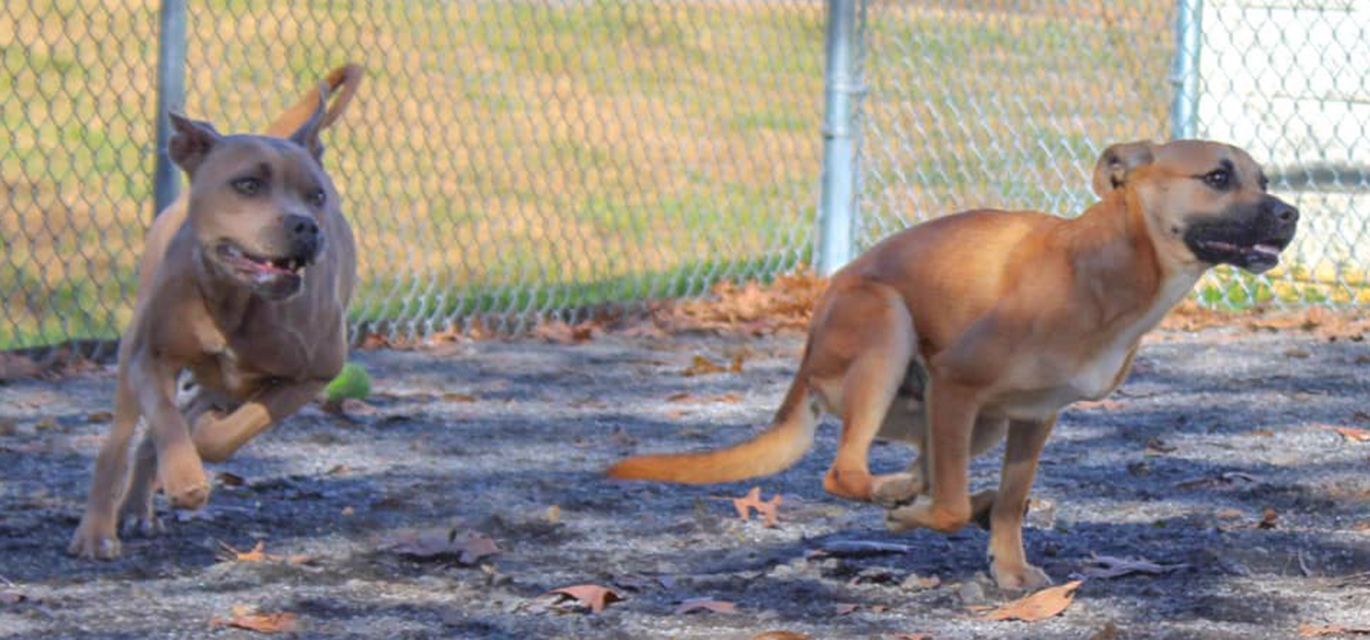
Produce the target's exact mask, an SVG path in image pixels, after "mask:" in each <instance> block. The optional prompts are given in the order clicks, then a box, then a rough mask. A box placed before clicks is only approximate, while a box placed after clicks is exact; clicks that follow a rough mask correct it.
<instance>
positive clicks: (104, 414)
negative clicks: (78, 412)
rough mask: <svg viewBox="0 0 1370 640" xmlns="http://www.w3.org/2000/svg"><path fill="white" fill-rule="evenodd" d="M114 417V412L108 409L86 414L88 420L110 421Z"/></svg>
mask: <svg viewBox="0 0 1370 640" xmlns="http://www.w3.org/2000/svg"><path fill="white" fill-rule="evenodd" d="M113 419H114V414H112V413H110V412H108V411H94V412H91V413H90V414H88V415H87V416H86V422H97V423H99V422H109V421H110V420H113Z"/></svg>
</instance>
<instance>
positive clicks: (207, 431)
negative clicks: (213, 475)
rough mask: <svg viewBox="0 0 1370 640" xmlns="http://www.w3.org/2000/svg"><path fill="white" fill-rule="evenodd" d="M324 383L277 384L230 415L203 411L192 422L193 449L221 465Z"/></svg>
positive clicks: (288, 413)
mask: <svg viewBox="0 0 1370 640" xmlns="http://www.w3.org/2000/svg"><path fill="white" fill-rule="evenodd" d="M327 384H328V382H327V381H317V380H310V381H307V382H289V383H281V384H277V385H274V386H271V387H268V388H267V389H265V390H264V391H262V392H260V393H258V394H257V396H256V397H254V398H252V399H251V400H248V401H247V402H244V403H243V404H242V406H240V407H238V408H237V409H236V410H235V411H233V413H230V414H228V415H224V414H222V413H220V412H218V411H212V410H211V411H206V412H205V413H204V414H202V415H201V416H200V418H199V419H198V420H197V421H196V422H195V436H194V438H195V448H196V450H198V451H199V452H200V455H202V456H204V459H205V460H208V461H210V462H222V461H224V460H227V459H228V457H229V456H231V455H233V452H234V451H237V450H238V449H239V448H241V447H242V446H243V445H244V444H247V441H248V440H251V439H252V438H253V437H255V436H256V435H257V434H259V433H261V432H263V431H265V430H266V429H267V428H268V427H270V426H271V425H273V424H275V423H276V422H277V421H279V420H281V419H282V418H284V417H286V416H289V415H291V414H293V413H295V412H296V411H298V410H299V408H300V407H303V406H304V405H305V404H307V403H308V402H309V401H310V400H313V399H314V398H315V397H316V396H318V395H319V392H320V391H323V388H324V386H326V385H327Z"/></svg>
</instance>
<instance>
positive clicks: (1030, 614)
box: [982, 580, 1085, 622]
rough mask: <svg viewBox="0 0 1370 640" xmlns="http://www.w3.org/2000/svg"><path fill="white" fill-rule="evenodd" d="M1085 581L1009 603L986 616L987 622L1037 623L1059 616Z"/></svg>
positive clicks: (1042, 591)
mask: <svg viewBox="0 0 1370 640" xmlns="http://www.w3.org/2000/svg"><path fill="white" fill-rule="evenodd" d="M1084 583H1085V581H1084V580H1072V581H1070V582H1067V583H1065V584H1063V585H1059V586H1055V587H1047V588H1046V589H1042V590H1041V591H1038V592H1036V593H1034V594H1031V595H1028V596H1025V597H1022V598H1019V599H1017V600H1014V601H1013V602H1010V603H1007V604H1005V605H1003V606H1001V607H999V608H998V609H995V610H993V611H990V612H988V613H986V614H984V616H982V617H983V618H984V619H986V620H1022V621H1024V622H1036V621H1038V620H1045V619H1047V618H1051V617H1053V616H1056V615H1059V614H1060V613H1061V612H1062V611H1065V610H1066V607H1069V606H1070V603H1071V602H1072V601H1074V599H1075V590H1076V589H1079V588H1080V585H1082V584H1084Z"/></svg>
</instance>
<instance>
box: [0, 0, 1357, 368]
mask: <svg viewBox="0 0 1370 640" xmlns="http://www.w3.org/2000/svg"><path fill="white" fill-rule="evenodd" d="M848 1H850V0H848ZM161 6H162V2H160V1H159V0H111V1H104V2H97V1H95V0H20V1H18V2H8V3H5V5H4V6H3V7H0V65H3V70H0V118H3V121H2V122H0V125H3V127H4V128H5V130H6V132H7V133H8V134H9V139H10V144H9V145H7V146H0V182H3V195H0V224H2V225H3V229H4V231H3V233H0V249H3V256H0V300H3V309H2V310H0V349H14V348H25V347H34V346H40V345H50V344H56V343H63V342H67V341H72V340H76V341H82V340H89V341H96V342H99V341H106V342H107V341H108V340H110V339H112V338H115V337H117V335H118V330H119V329H120V328H121V327H122V326H124V325H125V323H127V321H128V319H129V316H130V313H131V306H132V300H133V297H134V291H133V287H134V283H135V281H136V273H135V265H136V263H137V257H138V255H139V253H140V251H141V250H142V234H143V230H144V229H145V228H146V226H147V224H148V223H149V221H150V220H151V218H152V215H153V211H152V200H153V197H152V195H153V194H152V192H153V184H152V178H151V176H152V173H153V158H154V156H155V151H156V149H155V147H156V143H155V138H154V134H155V127H154V122H155V116H156V104H157V95H156V93H157V89H156V87H157V77H156V75H157V67H158V62H159V60H158V52H157V43H158V38H159V36H160V35H161V33H160V32H159V28H158V18H159V10H160V9H161ZM188 10H189V13H188V15H187V20H186V23H187V26H188V29H187V34H188V35H187V42H186V43H185V44H186V47H185V50H186V52H187V56H186V57H187V60H186V63H185V67H184V77H185V87H186V96H185V110H186V111H187V113H188V114H189V115H191V116H192V117H196V118H201V119H207V120H210V121H212V122H214V123H215V124H216V125H217V126H218V127H219V128H220V130H224V131H251V130H255V129H258V128H260V127H263V126H265V125H266V124H267V123H268V122H270V121H271V120H272V118H273V117H274V116H275V115H276V114H277V113H279V112H280V111H281V110H282V109H284V108H285V107H286V106H287V105H289V104H291V103H292V102H293V101H294V100H295V99H296V98H297V97H298V96H299V95H300V94H301V93H302V92H303V91H305V90H306V89H307V88H308V87H309V86H312V84H313V83H314V82H315V81H316V80H317V79H318V78H319V77H320V76H321V75H322V74H323V73H324V72H326V71H327V70H328V69H330V68H333V67H336V66H338V65H340V64H342V63H344V62H347V61H357V62H359V63H361V64H362V65H364V66H365V67H366V69H367V77H366V79H365V80H364V81H363V84H362V87H361V90H360V92H359V94H358V99H357V100H356V101H354V102H353V103H352V105H351V107H349V110H348V112H347V113H346V114H345V115H344V116H343V118H342V120H341V121H340V122H339V124H338V125H337V126H335V128H333V129H331V130H330V131H328V132H327V134H326V137H327V139H326V141H325V142H326V144H327V145H328V147H329V152H328V154H327V156H326V158H325V161H326V163H327V164H328V166H329V168H330V171H331V172H332V174H333V176H334V178H335V181H336V182H337V184H338V185H339V188H340V190H341V191H342V193H343V197H344V199H345V209H344V210H345V213H346V214H347V215H348V217H349V218H350V219H351V220H352V222H353V224H354V226H355V228H356V231H357V236H358V240H359V244H360V262H361V282H362V284H361V288H360V291H359V293H358V297H357V299H356V302H355V304H354V307H353V310H352V314H353V319H354V328H355V330H356V331H355V334H361V333H364V332H381V333H384V334H386V335H390V336H418V335H425V334H431V333H433V332H436V331H443V330H447V329H462V328H465V327H468V326H470V325H471V324H472V323H475V322H479V323H481V324H482V326H484V327H486V328H487V329H490V330H494V331H517V330H519V329H521V328H524V327H526V326H527V324H528V323H529V322H531V321H533V320H534V319H536V318H540V317H547V316H554V317H561V318H564V319H567V320H574V319H577V318H579V317H582V316H583V315H584V314H586V313H590V312H592V311H593V310H595V309H599V308H603V307H604V306H606V305H619V304H624V303H636V302H640V301H642V300H646V299H652V298H670V297H678V296H689V295H697V294H700V293H703V292H705V291H707V290H708V288H709V287H710V286H711V284H712V283H714V282H716V281H718V280H720V279H745V278H757V277H761V278H764V277H769V276H772V275H774V274H776V273H780V272H784V271H788V270H791V269H793V268H796V267H798V266H802V265H806V264H808V263H810V262H811V261H812V259H813V241H814V239H815V232H814V231H815V221H816V218H817V211H816V209H817V206H818V203H819V200H820V198H819V195H820V175H821V168H822V161H823V136H822V134H821V131H822V123H823V116H824V113H823V108H824V107H823V98H824V70H825V69H824V37H825V25H826V19H827V15H828V13H827V6H826V3H825V2H824V1H823V0H785V1H781V0H570V1H568V0H540V1H533V0H508V1H499V2H496V1H488V2H487V1H477V0H471V1H469V2H451V3H437V2H434V3H413V2H398V1H394V2H388V1H376V2H365V1H361V0H358V1H355V2H338V1H336V0H315V1H311V2H300V3H258V2H248V1H246V0H224V1H219V2H213V3H198V2H191V3H188ZM1367 12H1370V3H1364V2H1357V1H1354V0H1261V1H1260V2H1256V1H1255V0H1204V1H1202V2H1200V1H1199V0H1178V1H1177V0H1141V1H1139V2H1131V3H1116V2H1115V3H1106V2H1100V1H1086V0H1018V1H1012V2H1010V1H1005V0H1001V1H987V2H978V1H977V2H969V1H953V0H927V1H920V2H906V1H902V0H864V1H862V2H860V4H859V5H858V15H859V19H858V20H857V34H856V35H857V40H856V53H857V56H856V62H857V65H858V67H860V68H861V70H862V72H863V73H864V78H863V80H864V86H865V87H866V88H867V90H868V92H867V93H866V95H865V96H864V100H862V101H861V104H860V107H861V108H860V110H859V119H858V121H857V122H856V123H855V124H856V129H855V131H856V132H857V135H858V136H859V137H860V139H861V145H860V151H859V155H858V156H857V157H855V158H852V159H851V160H852V161H853V162H857V163H858V166H859V170H860V172H859V190H858V191H859V193H858V198H857V203H858V204H859V208H858V210H859V213H858V217H857V219H856V221H855V224H854V226H853V229H854V231H855V244H856V245H857V248H858V249H859V248H864V247H865V246H868V245H869V244H870V243H871V242H872V241H873V240H874V239H875V238H877V237H880V236H882V235H884V234H886V233H889V232H890V231H893V230H895V229H897V228H901V227H902V226H905V225H906V224H909V223H911V222H915V221H918V220H922V219H926V218H929V217H932V216H936V215H941V214H944V213H947V212H952V211H957V210H960V209H964V208H969V207H973V206H986V205H987V206H997V207H1031V208H1040V209H1044V210H1047V211H1053V212H1058V213H1062V214H1065V215H1072V214H1074V213H1077V212H1078V211H1080V210H1081V209H1082V208H1083V207H1084V206H1086V205H1087V204H1088V203H1089V202H1090V201H1091V196H1090V194H1089V192H1088V187H1087V185H1088V172H1089V170H1090V168H1091V166H1092V164H1093V162H1094V159H1095V158H1096V157H1097V154H1098V152H1099V151H1100V150H1101V149H1102V148H1103V147H1104V146H1105V145H1107V144H1108V143H1111V142H1114V141H1119V140H1131V139H1138V138H1152V139H1157V140H1161V139H1165V138H1167V137H1169V136H1170V135H1171V133H1172V132H1173V131H1176V130H1181V131H1184V132H1187V133H1191V134H1194V135H1198V136H1201V137H1214V138H1221V139H1227V140H1230V141H1232V142H1234V143H1236V144H1239V145H1241V146H1243V147H1245V148H1247V149H1248V150H1250V151H1251V152H1252V153H1253V155H1254V156H1256V157H1257V159H1258V160H1261V161H1262V162H1265V163H1267V165H1268V166H1269V167H1270V168H1271V169H1273V170H1274V171H1272V173H1273V174H1274V175H1272V178H1273V185H1272V188H1273V189H1274V190H1275V191H1277V192H1279V193H1280V194H1281V195H1282V196H1284V197H1287V198H1289V199H1290V200H1291V201H1292V202H1295V203H1296V204H1297V205H1298V206H1300V207H1301V208H1302V209H1303V210H1304V220H1305V221H1306V222H1305V223H1304V225H1303V226H1302V230H1301V232H1300V238H1299V240H1298V244H1297V245H1296V247H1295V248H1294V250H1293V253H1292V254H1291V256H1292V259H1291V260H1290V261H1289V262H1288V266H1287V267H1285V268H1282V269H1281V270H1280V271H1278V272H1275V273H1273V274H1271V275H1270V276H1268V277H1261V278H1252V277H1247V276H1244V275H1241V274H1239V273H1236V272H1232V271H1229V270H1220V271H1219V272H1217V273H1216V274H1215V275H1214V276H1213V277H1211V278H1209V279H1207V280H1205V281H1204V283H1203V284H1202V286H1201V291H1200V294H1199V295H1200V296H1201V298H1202V299H1203V300H1204V301H1205V302H1207V303H1209V304H1212V305H1215V306H1230V307H1243V306H1249V305H1251V304H1253V303H1257V302H1267V301H1275V302H1281V303H1290V304H1295V303H1327V304H1337V305H1346V304H1353V303H1363V302H1365V301H1367V300H1370V294H1367V289H1366V271H1367V267H1370V255H1367V252H1370V242H1367V240H1370V238H1367V237H1366V235H1367V233H1370V231H1367V226H1368V225H1370V222H1368V220H1370V211H1367V207H1370V203H1367V201H1366V198H1365V193H1366V191H1367V189H1370V184H1367V178H1366V173H1365V168H1364V166H1363V164H1359V158H1361V157H1364V153H1357V152H1358V151H1363V150H1364V149H1365V147H1366V144H1367V143H1368V142H1370V141H1367V139H1366V137H1365V128H1366V127H1367V126H1370V113H1367V111H1366V110H1367V105H1370V95H1368V94H1370V79H1368V78H1367V74H1368V73H1370V64H1367V60H1370V51H1367V44H1366V43H1367V38H1366V37H1365V35H1366V34H1365V31H1364V29H1365V27H1364V25H1366V24H1370V15H1367ZM1181 17H1187V18H1188V19H1189V22H1185V23H1184V24H1189V25H1191V28H1192V29H1193V31H1191V33H1194V34H1196V35H1197V36H1198V37H1197V45H1196V46H1195V47H1193V48H1192V50H1187V53H1186V55H1185V56H1182V58H1183V59H1182V60H1181V62H1185V63H1186V64H1187V65H1188V66H1184V65H1179V66H1177V65H1175V62H1176V52H1177V44H1176V43H1177V30H1176V25H1177V24H1180V23H1182V22H1184V21H1182V20H1180V18H1181ZM1180 35H1183V34H1180ZM1180 50H1182V51H1186V50H1185V49H1184V48H1183V47H1181V48H1180ZM1191 54H1192V55H1191ZM857 77H858V78H860V77H861V76H859V75H858V76H857ZM1186 82H1188V83H1189V84H1188V85H1186V84H1185V83H1186ZM1177 86H1179V87H1184V86H1188V87H1190V90H1189V91H1188V92H1184V91H1182V92H1180V98H1181V99H1177ZM1180 113H1187V114H1192V115H1190V116H1185V117H1184V118H1180V119H1178V120H1179V124H1178V125H1177V117H1176V116H1177V114H1180ZM830 133H831V131H830Z"/></svg>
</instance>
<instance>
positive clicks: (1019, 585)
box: [989, 562, 1051, 591]
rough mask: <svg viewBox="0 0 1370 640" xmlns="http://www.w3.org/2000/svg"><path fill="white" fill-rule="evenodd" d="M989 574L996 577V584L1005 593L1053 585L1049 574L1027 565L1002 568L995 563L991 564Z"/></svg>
mask: <svg viewBox="0 0 1370 640" xmlns="http://www.w3.org/2000/svg"><path fill="white" fill-rule="evenodd" d="M1004 564H1005V565H1007V563H1004ZM989 573H990V575H991V576H993V577H994V583H995V584H997V585H999V588H1000V589H1003V590H1005V591H1021V590H1024V589H1037V588H1040V587H1045V586H1049V585H1050V584H1051V577H1050V576H1048V575H1047V572H1045V571H1042V570H1041V569H1039V568H1037V567H1034V566H1032V565H1030V564H1026V563H1023V564H1019V565H1017V566H1000V563H997V562H993V563H990V566H989Z"/></svg>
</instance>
